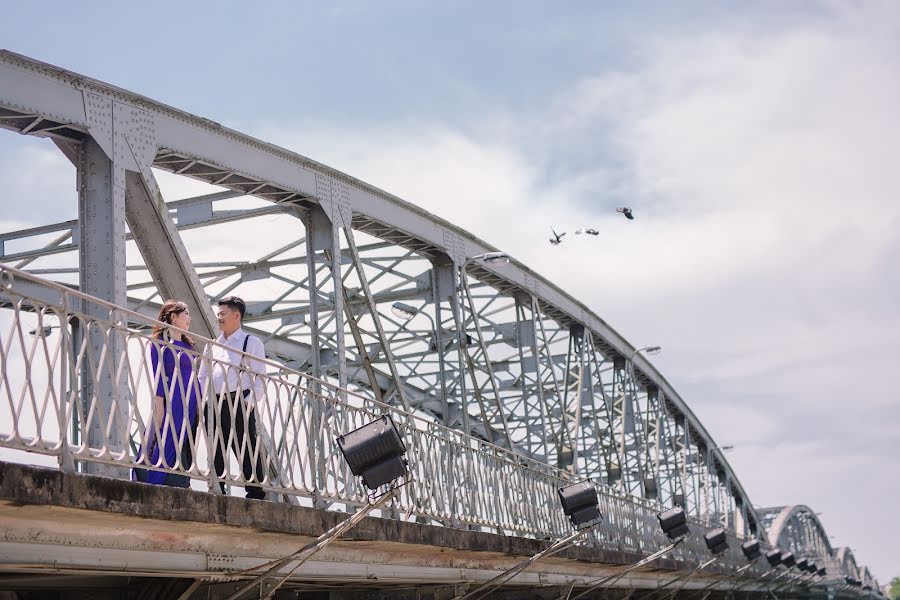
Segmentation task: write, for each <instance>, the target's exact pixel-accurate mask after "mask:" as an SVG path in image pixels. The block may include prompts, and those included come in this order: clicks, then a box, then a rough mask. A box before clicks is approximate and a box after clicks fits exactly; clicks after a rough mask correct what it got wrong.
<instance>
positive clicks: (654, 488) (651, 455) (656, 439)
mask: <svg viewBox="0 0 900 600" xmlns="http://www.w3.org/2000/svg"><path fill="white" fill-rule="evenodd" d="M645 416H646V418H645V421H644V432H645V435H644V465H646V467H645V469H644V480H643V482H644V497H645V498H648V499H654V500H659V499H660V497H661V492H662V487H663V477H662V473H661V469H662V464H663V462H664V460H665V458H664V457H663V456H662V448H663V445H662V443H663V438H662V423H661V418H660V413H659V388H658V387H657V386H655V385H650V386H648V387H647V410H646V413H645Z"/></svg>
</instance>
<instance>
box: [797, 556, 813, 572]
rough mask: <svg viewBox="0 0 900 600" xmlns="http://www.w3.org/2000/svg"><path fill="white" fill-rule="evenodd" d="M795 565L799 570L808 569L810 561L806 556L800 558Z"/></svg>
mask: <svg viewBox="0 0 900 600" xmlns="http://www.w3.org/2000/svg"><path fill="white" fill-rule="evenodd" d="M794 566H796V567H797V570H799V571H808V569H807V567H808V566H809V563H808V562H807V560H806V559H805V558H799V559H797V562H796V563H794Z"/></svg>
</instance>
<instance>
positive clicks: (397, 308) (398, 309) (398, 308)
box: [391, 302, 419, 321]
mask: <svg viewBox="0 0 900 600" xmlns="http://www.w3.org/2000/svg"><path fill="white" fill-rule="evenodd" d="M391 312H392V313H394V315H396V316H397V317H398V318H400V319H403V320H406V321H408V320H410V319H412V318H413V317H414V316H416V315H417V314H419V309H418V308H416V307H415V306H410V305H409V304H404V303H402V302H394V303H393V304H392V305H391Z"/></svg>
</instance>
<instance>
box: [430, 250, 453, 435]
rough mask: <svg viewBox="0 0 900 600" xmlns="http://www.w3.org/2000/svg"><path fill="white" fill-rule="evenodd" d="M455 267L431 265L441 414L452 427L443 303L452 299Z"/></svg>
mask: <svg viewBox="0 0 900 600" xmlns="http://www.w3.org/2000/svg"><path fill="white" fill-rule="evenodd" d="M453 280H454V277H453V267H452V264H448V263H446V262H443V261H438V260H436V259H433V260H432V263H431V298H432V302H433V304H434V332H433V335H434V350H435V354H437V360H438V379H439V382H440V391H441V412H442V413H443V414H442V417H443V423H444V425H446V426H448V427H452V423H451V421H452V420H453V417H452V415H451V413H450V393H451V389H452V387H451V386H450V385H448V381H447V380H448V369H449V367H448V365H447V360H446V358H447V350H446V345H447V341H446V340H445V339H444V326H443V323H444V317H443V303H444V301H445V300H447V299H449V297H450V289H452V288H453Z"/></svg>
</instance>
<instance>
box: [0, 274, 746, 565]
mask: <svg viewBox="0 0 900 600" xmlns="http://www.w3.org/2000/svg"><path fill="white" fill-rule="evenodd" d="M0 307H2V308H3V309H4V310H0V368H2V381H0V448H2V449H3V450H0V456H3V457H4V459H8V458H9V457H10V456H12V457H13V459H14V460H15V455H16V454H17V453H18V454H19V455H20V456H21V453H22V452H27V453H37V454H42V455H46V456H49V457H55V459H56V462H57V464H58V465H59V468H61V469H63V470H66V471H70V472H76V471H80V472H88V473H100V474H104V475H108V476H113V477H123V478H129V477H134V476H135V475H136V474H137V473H150V474H153V473H159V474H172V475H176V476H179V475H180V476H187V480H188V481H194V482H195V483H194V484H193V487H198V486H199V487H200V488H201V489H203V488H204V487H205V488H206V489H208V490H209V491H210V492H213V493H220V492H219V486H220V484H227V485H236V486H245V485H247V484H251V485H259V486H261V487H262V488H263V489H264V490H265V491H266V492H268V493H270V494H274V495H279V496H281V497H283V498H285V499H287V500H289V501H292V502H294V503H301V504H307V505H313V506H317V507H321V508H333V507H334V505H335V504H337V505H343V506H344V507H346V509H348V510H352V507H355V506H360V505H362V504H364V503H365V502H366V494H365V490H364V489H363V488H362V486H361V484H360V483H359V482H358V480H357V479H356V478H354V477H353V476H352V474H351V473H350V470H349V468H348V467H347V465H346V463H345V462H344V460H343V458H342V457H341V455H340V453H339V451H338V449H337V445H336V443H335V438H336V437H337V436H339V435H341V434H343V433H347V432H349V431H351V430H353V429H355V428H357V427H360V426H362V425H364V424H365V423H367V422H369V421H371V420H372V419H374V418H376V417H377V416H380V415H382V414H391V415H392V417H393V418H394V420H395V422H396V423H397V424H398V426H399V427H400V429H401V433H402V434H403V438H404V441H405V442H406V444H407V447H408V458H409V464H410V471H411V482H410V483H409V484H408V485H406V486H404V487H403V491H402V494H401V496H400V497H399V499H398V500H397V501H396V502H395V503H394V504H393V505H392V506H390V507H388V508H386V509H385V510H384V511H382V512H381V516H384V517H388V518H396V519H406V520H410V519H417V520H420V521H424V522H429V523H436V524H443V525H448V526H456V527H469V528H480V529H484V530H490V531H496V532H499V533H503V534H507V535H521V536H529V537H536V538H554V539H555V538H558V537H561V536H563V535H565V534H567V533H568V532H569V531H570V530H571V529H570V526H569V524H568V523H567V521H566V520H565V518H564V515H563V513H562V510H561V509H560V506H559V501H558V497H557V491H556V490H557V488H558V487H560V486H562V485H565V484H567V483H569V482H571V478H572V475H571V474H570V473H568V472H566V471H562V470H559V469H557V468H555V467H553V466H551V465H547V464H544V463H540V462H537V461H534V460H531V459H529V458H526V457H523V456H521V455H517V454H515V453H513V452H511V451H509V450H506V449H503V448H500V447H497V446H494V445H492V444H489V443H487V442H485V441H483V440H480V439H477V438H474V437H471V436H468V435H466V434H464V433H462V432H460V431H457V430H454V429H450V428H447V427H444V426H443V425H441V424H439V423H437V422H435V421H434V420H432V419H429V418H428V417H427V416H423V415H418V414H411V413H407V412H404V411H403V410H400V409H398V408H397V407H393V406H390V405H386V404H381V403H379V402H376V401H375V400H373V399H371V398H369V397H366V396H364V395H360V394H356V393H353V392H352V391H350V390H347V389H342V388H339V387H336V386H334V385H332V384H330V383H328V382H326V381H320V380H316V379H314V378H312V377H310V376H309V375H308V374H306V373H302V372H298V371H295V370H292V369H290V368H287V367H285V366H284V365H282V364H279V363H275V362H271V361H268V360H266V361H257V362H254V361H253V360H250V358H249V357H247V360H243V358H242V360H241V362H240V364H231V363H228V362H224V361H221V360H213V359H212V358H211V349H212V348H213V347H215V346H216V342H214V341H212V340H208V339H203V338H198V337H194V343H195V346H194V348H193V349H192V348H187V347H182V346H179V345H173V344H172V343H171V342H169V341H164V340H162V339H159V338H156V337H154V336H153V333H152V332H153V328H154V327H155V326H160V325H162V324H161V323H158V322H157V321H155V320H153V319H150V318H148V317H146V316H144V315H141V314H139V313H137V312H133V311H131V310H128V309H125V308H123V307H120V306H115V305H112V304H109V303H106V302H103V301H102V300H98V299H96V298H93V297H90V296H87V295H84V294H81V293H79V292H77V291H75V290H72V289H70V288H68V287H66V286H64V285H61V284H58V283H54V282H49V281H46V280H43V279H41V278H38V277H35V276H32V275H29V274H27V273H24V272H22V271H18V270H16V269H13V268H10V267H6V266H3V265H0ZM176 337H178V335H176ZM232 350H233V349H232ZM154 354H155V356H156V358H157V361H156V363H155V362H154V358H153V357H154ZM239 354H240V353H239ZM160 359H161V360H162V362H163V363H165V362H166V361H172V362H173V363H174V364H173V366H174V368H173V369H172V370H171V371H170V373H169V374H168V375H165V373H166V369H164V368H160V367H159V366H158V364H159V361H160ZM216 370H219V372H220V373H221V374H223V376H227V375H228V374H231V375H233V376H234V377H235V378H236V379H237V380H238V381H243V382H244V383H243V384H242V385H243V387H245V388H248V389H249V390H252V396H253V398H254V401H253V404H254V406H255V408H254V409H253V411H252V412H253V413H254V415H255V417H254V418H255V420H256V424H257V429H258V433H259V439H260V442H259V443H258V444H257V445H256V447H255V448H254V447H252V446H251V444H250V443H249V440H248V439H247V438H246V437H244V438H242V437H241V436H238V435H236V434H235V433H234V428H232V434H231V435H227V433H226V432H225V431H224V430H223V428H222V427H221V426H220V425H218V424H217V417H216V416H215V414H220V413H221V410H222V402H223V401H228V399H227V398H224V399H223V397H221V396H218V395H217V394H216V393H215V390H214V389H213V385H211V384H210V379H207V380H204V379H203V378H202V376H201V375H202V374H203V373H206V374H212V373H214V372H215V371H216ZM157 395H159V398H161V399H162V400H164V402H161V401H160V400H157V399H156V397H157ZM176 407H181V409H180V410H179V409H177V408H176ZM242 417H243V419H242V425H243V426H244V427H245V428H246V427H247V426H249V419H250V417H249V411H245V413H244V414H243V415H242ZM154 444H155V446H156V448H158V449H159V451H158V453H157V454H154V453H153V451H152V448H153V447H154ZM216 448H219V449H220V450H221V451H222V454H223V456H224V460H223V462H224V469H223V470H222V472H217V469H216V467H215V454H216ZM234 448H238V451H237V452H236V451H235V450H234ZM166 450H169V451H170V452H168V453H167V452H166ZM239 455H240V456H244V455H247V456H249V459H248V460H247V461H246V463H247V465H248V466H249V471H250V474H251V478H250V479H248V478H247V477H246V476H245V473H244V470H245V468H244V465H243V464H242V463H243V462H244V461H238V460H237V456H239ZM258 465H259V466H258ZM260 467H261V468H260ZM135 469H137V470H138V471H135ZM150 476H151V477H153V475H150ZM162 476H163V475H159V477H162ZM598 491H599V496H600V509H601V512H602V513H603V514H604V520H603V522H602V523H601V524H600V525H598V526H597V527H596V528H595V531H594V533H593V534H592V536H591V537H590V538H589V539H587V540H586V542H585V543H588V544H593V545H597V546H600V547H603V548H606V549H610V550H618V551H625V552H630V553H637V554H648V553H651V552H653V551H655V550H657V549H659V548H660V547H662V546H663V545H665V544H666V543H667V540H666V539H665V537H664V536H663V534H662V533H661V532H660V531H659V527H658V523H657V520H656V514H657V513H658V512H659V511H660V510H662V507H660V506H659V505H657V504H656V503H655V502H652V501H650V500H645V499H642V498H637V497H633V496H629V495H627V494H624V493H623V492H621V491H619V490H616V489H612V488H609V487H606V486H600V485H598ZM694 525H695V527H696V526H700V527H702V526H703V524H700V523H698V522H694ZM732 546H733V548H732V550H731V551H730V553H729V555H728V558H727V560H726V561H723V563H724V564H728V563H732V564H735V565H739V564H741V563H742V562H743V561H742V559H741V557H740V556H739V555H740V552H739V550H738V549H736V546H737V544H732ZM677 556H679V557H680V558H682V559H684V560H685V561H687V563H686V566H687V565H689V564H694V563H695V562H697V561H699V560H702V559H704V558H706V557H708V552H707V550H706V548H705V547H704V545H703V541H702V538H701V537H700V536H698V535H693V536H691V537H690V538H689V539H688V540H687V541H686V542H685V543H684V544H683V545H682V546H681V548H680V550H679V551H678V554H677Z"/></svg>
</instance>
